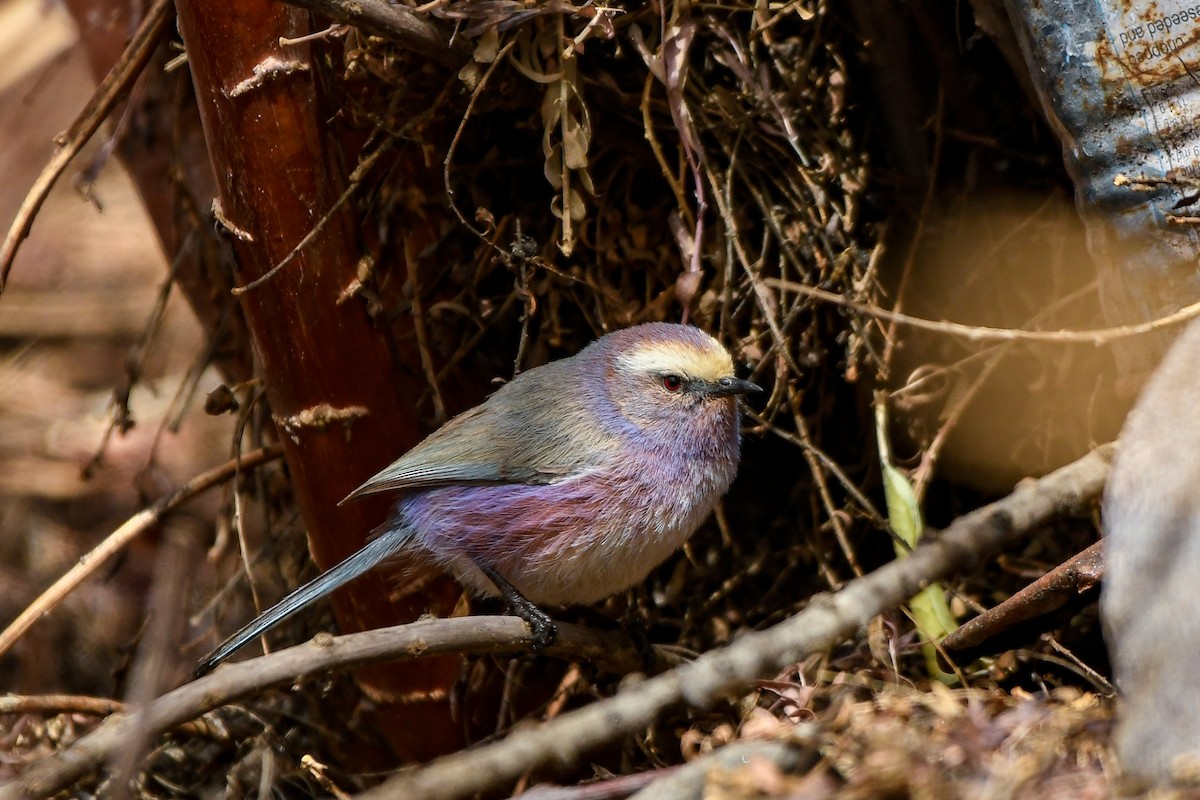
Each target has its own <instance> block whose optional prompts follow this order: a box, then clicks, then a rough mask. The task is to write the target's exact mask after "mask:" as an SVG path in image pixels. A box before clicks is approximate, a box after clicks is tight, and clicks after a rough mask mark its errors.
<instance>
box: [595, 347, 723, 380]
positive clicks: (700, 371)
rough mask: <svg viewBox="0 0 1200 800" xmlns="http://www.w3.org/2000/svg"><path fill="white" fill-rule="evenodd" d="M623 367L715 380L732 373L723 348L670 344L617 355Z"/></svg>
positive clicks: (640, 348) (641, 348)
mask: <svg viewBox="0 0 1200 800" xmlns="http://www.w3.org/2000/svg"><path fill="white" fill-rule="evenodd" d="M618 361H619V363H620V365H621V366H622V367H623V368H625V369H630V370H636V371H639V372H647V373H664V372H677V373H681V374H683V375H684V376H686V377H688V378H699V379H700V380H706V381H715V380H719V379H721V378H725V377H729V376H731V375H733V360H732V359H731V358H730V357H729V354H728V353H726V352H725V351H724V350H723V349H714V350H697V349H695V348H692V347H680V346H675V345H670V344H651V345H647V346H645V347H639V348H637V349H635V350H631V351H629V352H627V353H622V354H621V355H620V356H619V357H618Z"/></svg>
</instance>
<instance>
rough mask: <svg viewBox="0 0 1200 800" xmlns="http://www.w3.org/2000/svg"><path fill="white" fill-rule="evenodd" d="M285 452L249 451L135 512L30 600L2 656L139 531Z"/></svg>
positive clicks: (1, 644)
mask: <svg viewBox="0 0 1200 800" xmlns="http://www.w3.org/2000/svg"><path fill="white" fill-rule="evenodd" d="M282 453H283V451H282V450H281V449H280V448H279V447H267V448H263V449H262V450H255V451H254V452H253V453H247V454H246V455H245V456H243V457H242V458H241V459H235V460H233V461H228V462H226V463H224V464H222V465H221V466H219V467H216V468H214V469H210V470H209V471H208V472H205V473H203V474H201V475H198V476H196V477H195V478H193V479H192V480H190V481H188V482H187V483H186V484H184V485H183V486H181V487H179V488H178V489H176V490H175V491H173V492H171V493H170V494H169V495H167V496H166V497H163V498H162V499H161V500H159V501H158V502H156V503H155V504H154V505H152V506H150V507H149V508H144V509H142V510H141V511H139V512H138V513H136V514H134V515H133V516H132V517H130V518H129V519H128V520H126V521H125V523H124V524H123V525H121V527H119V528H117V529H116V530H115V531H113V532H112V533H110V534H109V535H108V536H107V537H106V538H105V539H104V541H103V542H101V543H100V544H98V545H96V547H94V548H92V550H91V551H90V552H88V553H87V554H86V555H84V556H83V557H82V558H80V559H79V563H78V564H76V565H75V566H73V567H71V569H69V570H68V571H67V574H65V575H63V576H62V577H61V578H59V579H58V580H57V581H55V582H54V585H53V586H51V587H50V588H49V589H47V590H46V591H44V592H43V593H42V594H41V596H40V597H38V598H37V599H36V600H34V601H33V602H32V603H30V605H29V607H28V608H26V609H25V610H24V611H22V612H21V614H20V615H19V616H18V617H17V618H16V619H15V620H13V621H12V623H11V624H9V626H8V627H7V628H5V629H4V631H3V632H2V633H0V655H3V654H4V653H6V652H8V650H9V649H10V648H11V647H12V646H13V645H14V644H15V643H16V642H17V640H18V639H20V638H21V636H22V635H23V634H24V633H25V631H27V630H29V628H30V626H32V625H33V623H35V622H37V621H38V620H39V619H40V618H41V617H42V616H43V615H45V614H49V613H50V612H51V611H52V610H54V608H56V607H57V606H58V604H59V603H61V602H62V601H63V599H64V598H66V596H67V595H69V594H70V593H71V592H72V591H74V590H75V587H77V586H79V584H81V583H83V581H84V580H86V579H87V578H88V576H90V575H92V574H93V573H94V572H96V571H97V570H98V569H100V567H102V566H104V564H105V562H107V561H108V560H109V559H110V558H112V557H113V556H115V555H116V554H117V553H119V552H120V551H121V550H122V549H124V547H125V545H127V544H129V543H130V542H131V541H133V540H134V539H135V538H137V536H138V535H139V534H141V533H144V532H145V531H147V530H148V529H150V528H151V527H153V526H154V525H156V524H157V523H158V522H159V521H160V520H162V518H163V516H164V515H166V514H167V513H168V512H170V511H171V510H173V509H175V508H177V507H178V506H179V505H181V504H182V503H184V502H185V501H187V500H190V499H191V498H193V497H195V496H196V495H198V494H200V493H201V492H204V491H207V490H208V489H211V488H212V487H214V486H217V485H219V484H221V483H224V482H225V481H227V480H229V479H230V478H232V477H233V476H234V474H236V472H237V471H238V469H239V468H240V469H253V468H254V467H257V466H260V465H262V464H266V463H267V462H269V461H274V460H275V459H277V458H279V457H280V455H282Z"/></svg>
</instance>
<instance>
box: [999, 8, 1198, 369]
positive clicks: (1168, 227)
mask: <svg viewBox="0 0 1200 800" xmlns="http://www.w3.org/2000/svg"><path fill="white" fill-rule="evenodd" d="M1007 5H1008V11H1009V16H1010V18H1011V20H1012V21H1013V26H1014V29H1015V31H1016V34H1017V39H1018V41H1019V42H1020V45H1021V49H1022V52H1023V54H1024V56H1025V61H1026V64H1027V66H1028V69H1029V72H1030V75H1031V77H1032V78H1033V83H1034V85H1035V86H1036V88H1037V91H1038V93H1039V95H1040V99H1041V101H1042V105H1043V110H1044V111H1045V114H1046V116H1047V118H1048V119H1049V120H1050V123H1051V125H1052V126H1053V127H1054V128H1055V130H1056V132H1057V133H1058V135H1059V137H1060V138H1061V140H1062V143H1063V152H1064V156H1065V160H1066V165H1067V170H1068V172H1069V173H1070V175H1071V178H1072V180H1073V181H1074V183H1075V188H1076V199H1077V202H1078V205H1079V209H1080V212H1081V214H1082V216H1083V218H1084V220H1085V223H1086V224H1087V228H1088V240H1089V250H1090V251H1091V254H1092V256H1093V258H1094V260H1095V261H1096V262H1097V269H1098V276H1099V283H1100V294H1101V302H1102V304H1103V308H1104V312H1105V315H1106V316H1107V317H1108V321H1109V322H1110V324H1114V325H1121V324H1130V323H1137V322H1146V321H1149V320H1152V319H1156V318H1159V317H1162V316H1164V315H1166V314H1168V313H1170V312H1172V311H1176V310H1178V309H1179V308H1181V307H1183V306H1185V305H1188V304H1189V303H1192V302H1195V301H1196V300H1197V299H1200V226H1198V224H1197V218H1200V203H1198V202H1197V200H1198V199H1200V0H1007ZM1173 334H1174V332H1173V331H1172V332H1169V333H1165V334H1164V335H1163V336H1162V337H1159V340H1158V341H1154V337H1151V339H1150V341H1146V340H1144V339H1143V340H1141V341H1138V342H1128V343H1127V344H1126V346H1124V347H1121V348H1119V349H1118V350H1117V351H1116V354H1117V358H1118V361H1119V362H1123V363H1121V366H1122V367H1123V368H1124V369H1130V370H1135V371H1137V372H1144V371H1145V370H1146V369H1148V368H1149V367H1151V366H1152V365H1153V363H1155V362H1156V361H1157V360H1158V357H1159V356H1161V353H1162V351H1163V350H1165V346H1166V343H1167V342H1169V341H1170V339H1171V338H1173Z"/></svg>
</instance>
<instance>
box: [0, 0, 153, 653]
mask: <svg viewBox="0 0 1200 800" xmlns="http://www.w3.org/2000/svg"><path fill="white" fill-rule="evenodd" d="M174 10H175V4H174V2H173V0H155V2H154V5H152V6H151V7H150V8H149V9H148V10H147V11H146V16H145V18H143V19H142V23H141V24H140V25H138V28H137V30H136V31H135V32H134V34H133V38H132V39H131V40H130V42H129V46H128V47H127V48H125V52H123V53H122V54H121V57H120V58H119V59H118V60H117V63H116V64H114V65H113V68H112V69H111V70H110V71H109V73H108V75H106V76H104V80H103V81H101V82H100V85H99V86H98V87H96V92H95V94H93V95H92V98H91V100H89V101H88V104H87V106H86V107H85V108H84V110H83V111H82V112H81V113H80V115H79V116H78V117H77V118H76V119H75V122H74V123H72V125H71V127H70V129H68V131H67V133H66V134H64V136H63V137H62V139H61V141H59V143H58V144H59V149H58V151H57V152H56V153H55V154H54V155H53V156H51V158H50V163H49V164H47V165H46V167H45V169H43V170H42V174H41V175H38V178H37V180H36V181H34V184H33V186H32V187H30V189H29V193H28V194H26V195H25V199H24V200H23V201H22V202H21V208H20V210H18V211H17V215H16V217H14V218H13V223H12V225H11V226H9V229H8V234H7V235H6V236H5V237H4V243H3V244H0V294H3V293H4V285H5V284H6V283H7V282H8V273H9V272H10V271H11V270H12V265H13V260H14V259H15V258H16V257H17V250H18V249H19V248H20V246H21V242H22V241H24V240H25V237H26V236H28V235H29V231H30V229H31V228H32V227H33V220H34V218H35V217H36V216H37V213H38V211H40V210H41V208H42V204H43V203H45V202H46V198H47V197H49V196H50V190H51V189H52V188H54V184H55V183H57V182H58V179H59V178H60V177H61V176H62V174H63V172H64V171H65V170H66V168H67V165H68V164H70V163H71V160H72V159H74V158H75V156H76V155H78V154H79V151H80V150H82V149H83V146H84V145H85V144H87V142H88V140H89V139H91V138H92V134H94V133H95V132H96V131H97V130H98V129H99V128H100V124H101V123H102V122H104V120H105V119H107V117H108V115H109V114H110V113H111V112H112V110H113V107H114V106H116V104H117V102H118V101H119V100H120V99H121V98H122V97H123V96H124V95H125V92H126V90H127V89H128V88H129V87H130V86H131V85H132V84H133V81H134V79H135V78H137V76H138V75H139V74H140V73H141V71H142V69H143V68H145V66H146V63H147V62H148V61H149V60H150V56H151V54H153V53H154V49H155V47H157V46H158V42H159V39H161V38H162V36H163V34H164V33H165V32H166V30H167V22H168V21H169V20H170V18H171V16H172V15H173V13H174ZM0 652H3V651H2V650H0Z"/></svg>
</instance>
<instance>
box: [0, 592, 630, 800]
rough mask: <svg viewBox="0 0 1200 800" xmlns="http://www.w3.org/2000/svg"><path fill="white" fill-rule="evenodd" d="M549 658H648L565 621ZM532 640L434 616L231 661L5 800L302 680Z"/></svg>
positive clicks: (45, 767) (508, 627) (624, 661)
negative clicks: (140, 741) (135, 741)
mask: <svg viewBox="0 0 1200 800" xmlns="http://www.w3.org/2000/svg"><path fill="white" fill-rule="evenodd" d="M557 628H558V638H557V639H556V640H555V642H554V644H553V645H551V646H549V647H547V648H546V649H545V651H544V652H545V653H546V655H551V656H557V657H561V658H569V659H575V660H584V661H589V662H591V663H593V664H595V665H596V666H597V667H599V668H601V669H604V670H606V671H609V672H613V673H615V674H627V673H630V672H635V671H637V670H639V669H641V666H642V654H641V652H640V651H639V649H638V648H637V647H636V646H635V645H634V643H633V642H632V640H630V638H629V636H628V635H626V634H624V633H619V632H615V631H612V632H610V631H595V630H592V629H589V628H584V627H581V626H579V625H569V624H567V623H563V622H560V623H557ZM531 646H532V636H531V635H530V633H529V628H528V627H527V626H526V625H525V623H524V622H523V621H522V620H520V619H518V618H516V617H479V616H473V617H456V618H453V619H429V620H422V621H420V622H413V623H410V624H408V625H400V626H396V627H393V628H381V629H379V630H374V631H365V632H363V633H354V634H349V635H346V636H336V637H335V636H329V635H318V636H316V637H315V638H314V639H313V640H312V641H310V642H308V643H306V644H302V645H297V646H296V647H289V648H287V649H286V650H280V651H278V652H276V653H272V654H271V655H267V656H262V657H260V658H253V659H249V660H247V661H241V662H238V663H236V664H227V665H225V666H223V667H221V668H220V669H219V670H217V671H216V672H214V673H213V674H212V675H206V676H205V677H203V678H200V679H198V680H195V681H192V682H191V683H188V684H185V685H184V686H181V687H179V688H178V689H175V690H174V691H171V692H168V693H167V694H165V695H163V696H162V697H160V698H158V699H157V700H155V701H154V702H152V703H150V704H149V705H147V706H146V707H145V709H144V710H142V711H141V712H136V713H132V714H125V715H120V716H113V717H109V718H108V719H107V720H105V721H104V722H103V723H102V724H101V725H100V727H98V728H97V729H96V730H95V731H93V732H92V733H90V734H88V735H87V736H84V737H83V738H81V739H80V740H79V741H77V742H76V743H75V744H73V745H72V746H71V747H69V748H67V749H66V750H63V751H62V752H60V753H56V754H55V755H53V756H51V757H49V758H47V759H45V760H43V761H41V762H39V763H37V764H35V765H34V766H32V767H30V769H29V770H28V771H27V772H26V773H25V774H24V775H23V776H22V777H21V778H20V779H19V780H17V781H12V782H9V783H7V784H5V785H3V786H0V800H14V799H15V798H22V797H47V796H49V795H52V794H55V793H57V792H61V791H63V790H64V789H65V788H66V787H68V786H69V785H70V784H71V783H72V782H73V781H76V780H78V779H79V778H81V777H83V776H84V775H86V774H87V773H88V771H89V770H91V769H93V768H95V767H96V766H98V765H99V764H100V763H102V762H103V761H104V760H106V759H108V758H109V757H110V756H111V755H112V754H113V753H115V752H119V751H120V749H121V748H122V747H124V746H125V745H126V743H127V742H129V741H130V740H133V739H135V738H138V739H143V740H144V741H153V740H154V738H155V737H157V736H161V735H162V734H163V733H165V732H167V731H169V730H171V729H173V728H175V727H177V726H179V725H181V724H183V723H185V722H187V721H188V720H191V719H193V718H195V717H198V716H200V715H201V714H204V713H205V712H208V711H211V710H212V709H214V708H218V707H219V706H223V705H227V704H229V703H233V702H236V701H238V700H240V699H242V698H244V697H248V696H250V695H252V694H255V693H256V692H261V691H263V690H265V689H269V688H271V687H273V686H281V685H284V684H289V683H293V682H295V681H296V680H297V678H300V677H303V676H306V675H313V674H319V673H324V672H329V671H331V670H346V669H351V668H353V667H359V666H362V665H364V664H374V663H378V662H382V661H414V660H417V659H421V658H431V657H434V656H442V655H448V654H460V653H471V654H484V653H520V652H528V651H529V650H530V648H531Z"/></svg>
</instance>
